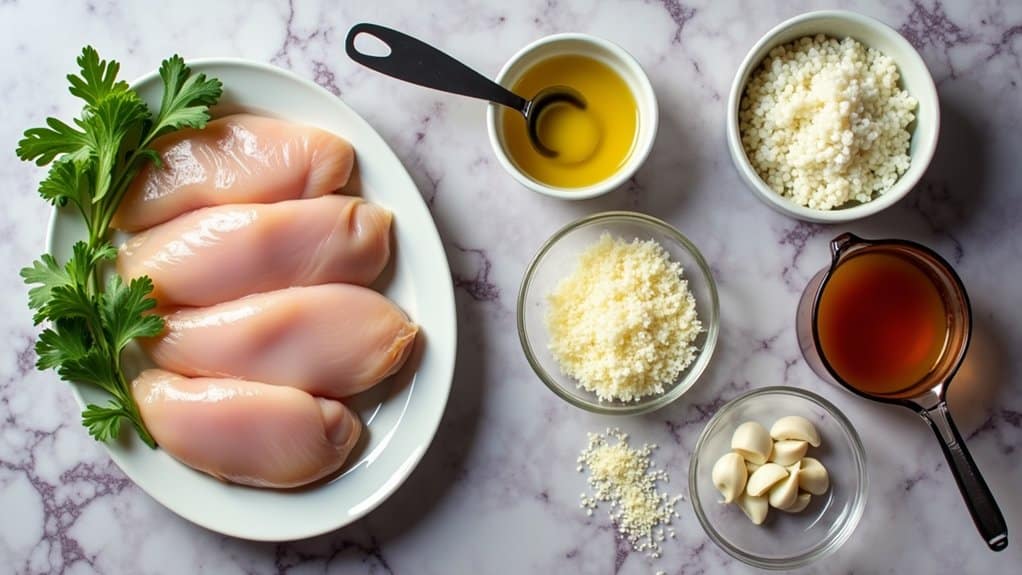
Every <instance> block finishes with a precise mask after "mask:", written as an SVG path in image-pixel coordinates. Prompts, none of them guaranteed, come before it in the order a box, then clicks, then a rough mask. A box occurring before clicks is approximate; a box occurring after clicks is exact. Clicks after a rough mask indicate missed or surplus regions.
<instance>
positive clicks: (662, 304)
mask: <svg viewBox="0 0 1022 575" xmlns="http://www.w3.org/2000/svg"><path fill="white" fill-rule="evenodd" d="M682 273H683V270H682V268H681V265H680V264H678V263H677V262H672V261H671V259H670V256H669V255H668V254H667V252H666V251H665V250H664V248H663V247H662V246H660V244H658V243H657V242H656V241H654V240H646V241H639V240H638V239H636V240H633V241H632V242H626V241H624V240H622V239H620V238H613V237H611V236H610V234H607V233H604V234H603V235H602V236H601V237H600V239H599V241H597V242H596V244H594V245H593V246H591V247H590V248H588V249H586V250H585V251H584V252H583V253H582V254H581V256H579V262H578V265H577V266H576V268H575V270H574V271H573V272H572V273H571V274H570V275H568V276H567V277H566V278H564V279H563V280H562V281H561V282H560V283H559V284H558V285H557V286H556V287H555V288H554V290H553V292H552V293H551V294H550V295H549V297H548V303H549V309H548V311H547V315H546V325H547V329H548V331H549V333H550V345H549V347H550V351H551V352H552V353H553V355H554V357H555V358H556V359H557V362H558V363H559V364H560V366H561V369H562V371H564V373H566V374H567V375H570V376H571V377H573V378H575V380H577V381H578V383H579V385H580V386H581V387H582V388H583V389H586V390H588V391H591V392H593V393H595V394H596V397H597V398H599V400H600V401H608V400H615V399H617V400H622V401H633V400H637V399H640V398H642V397H645V396H648V395H654V394H658V393H662V392H663V390H664V386H665V385H670V384H671V382H673V381H674V380H675V379H676V378H677V377H678V375H679V374H680V373H681V372H682V371H683V370H684V369H685V368H686V367H688V365H689V364H690V363H691V362H692V360H693V359H694V358H695V355H696V347H695V346H694V345H693V341H694V340H695V338H696V336H697V335H698V334H699V332H700V331H701V330H702V324H701V323H700V322H699V318H698V316H697V315H696V304H695V298H693V297H692V294H691V293H690V292H689V290H688V282H686V281H685V280H683V279H682Z"/></svg>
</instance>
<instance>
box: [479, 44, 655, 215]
mask: <svg viewBox="0 0 1022 575" xmlns="http://www.w3.org/2000/svg"><path fill="white" fill-rule="evenodd" d="M564 54H575V55H580V56H587V57H589V58H593V59H595V60H598V61H600V62H602V63H604V64H606V65H607V66H610V68H611V69H612V70H614V71H615V72H617V73H618V75H619V76H621V78H622V79H624V81H625V82H626V83H627V84H628V87H629V88H630V89H631V91H632V94H633V95H634V96H635V103H636V105H637V106H638V111H639V118H638V127H637V130H638V133H637V134H636V137H635V141H634V143H633V144H632V150H631V152H630V153H629V155H628V160H627V161H626V162H625V164H624V165H623V166H621V168H620V169H619V170H618V171H617V172H615V173H614V174H613V175H612V176H610V177H609V178H607V179H605V180H603V181H601V182H597V183H595V184H593V185H591V186H585V187H579V188H561V187H556V186H549V185H547V184H544V183H542V182H539V181H537V180H535V179H533V178H532V177H531V176H529V175H528V174H526V173H525V172H523V171H522V170H521V169H519V168H518V166H517V165H515V163H514V161H513V160H511V158H510V157H509V156H508V155H507V152H506V151H505V150H504V143H503V141H504V135H503V131H504V130H503V127H502V122H501V121H500V117H501V113H502V112H503V110H502V106H500V105H498V104H490V106H489V108H488V109H487V110H486V127H487V131H488V132H489V134H490V145H491V146H492V147H493V153H494V154H496V156H497V160H498V161H500V165H501V166H503V167H504V169H505V170H507V172H508V173H509V174H511V175H512V176H513V177H514V178H515V179H516V180H518V182H519V183H520V184H522V185H523V186H525V187H527V188H529V189H530V190H533V191H535V192H539V193H541V194H545V195H547V196H552V197H555V198H562V199H565V200H584V199H588V198H594V197H596V196H601V195H603V194H606V193H607V192H610V191H611V190H614V189H616V188H617V187H619V186H621V185H622V184H624V183H625V182H626V181H627V180H628V178H630V177H632V174H634V173H635V171H636V170H638V169H639V166H641V165H642V163H643V162H644V161H646V157H647V156H649V152H650V150H652V149H653V141H654V140H655V139H656V132H657V126H658V124H659V121H660V118H659V117H660V114H659V109H658V108H657V101H656V94H655V93H654V92H653V85H652V84H650V82H649V78H648V77H647V76H646V72H644V71H643V70H642V66H640V65H639V63H638V62H637V61H636V60H635V58H633V57H632V55H631V54H629V53H628V52H626V51H625V50H624V49H623V48H621V47H620V46H618V45H617V44H614V43H613V42H609V41H607V40H603V39H601V38H597V37H595V36H590V35H588V34H554V35H552V36H546V37H544V38H540V39H539V40H536V41H535V42H533V43H531V44H529V45H528V46H526V47H524V48H522V49H521V50H519V51H518V53H517V54H515V55H514V56H512V57H511V59H510V60H508V62H507V63H506V64H504V67H503V68H501V70H500V73H499V74H497V83H498V84H500V85H502V86H504V87H506V88H508V89H510V88H512V87H513V86H514V85H515V83H516V82H517V81H518V79H519V78H521V76H522V74H523V73H524V72H525V71H526V70H528V69H529V68H531V67H532V66H534V65H536V64H537V63H539V62H540V61H542V60H546V59H547V58H551V57H553V56H560V55H564ZM522 95H523V96H525V97H531V96H532V95H531V94H522Z"/></svg>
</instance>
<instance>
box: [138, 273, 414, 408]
mask: <svg viewBox="0 0 1022 575" xmlns="http://www.w3.org/2000/svg"><path fill="white" fill-rule="evenodd" d="M161 314H162V315H163V316H164V319H165V320H166V328H165V329H164V332H163V333H162V334H161V335H160V336H158V337H155V338H147V339H142V340H141V342H142V345H143V347H145V348H146V350H147V351H148V352H149V355H150V357H152V359H153V361H154V362H156V364H157V365H158V366H160V367H162V368H163V369H167V370H170V371H175V372H177V373H180V374H183V375H187V376H207V377H239V378H243V379H249V380H252V381H262V382H265V383H270V384H274V385H286V386H291V387H296V388H298V389H301V390H303V391H307V392H309V393H311V394H313V395H317V396H323V397H332V398H342V397H348V396H350V395H354V394H356V393H359V392H361V391H364V390H365V389H368V388H369V387H372V386H373V385H375V384H377V383H379V382H380V381H381V380H383V379H384V378H386V377H388V376H390V375H392V374H393V373H394V372H396V371H397V370H398V369H400V368H401V366H402V365H403V364H404V362H405V360H406V359H407V358H408V355H409V353H410V352H411V349H412V343H413V341H414V340H415V334H416V333H417V332H418V326H416V325H415V324H413V323H412V322H410V321H409V320H408V318H407V316H405V314H404V312H403V311H401V309H400V308H398V307H397V306H396V305H394V304H393V303H392V302H391V301H390V300H389V299H387V298H386V297H384V296H382V295H380V294H378V293H376V292H374V291H373V290H371V289H368V288H364V287H360V286H353V285H348V284H325V285H319V286H312V287H295V288H289V289H284V290H278V291H274V292H268V293H262V294H256V295H251V296H248V297H244V298H241V299H238V300H234V301H230V302H226V303H222V304H218V305H215V306H211V307H205V308H179V309H176V310H164V311H163V312H161Z"/></svg>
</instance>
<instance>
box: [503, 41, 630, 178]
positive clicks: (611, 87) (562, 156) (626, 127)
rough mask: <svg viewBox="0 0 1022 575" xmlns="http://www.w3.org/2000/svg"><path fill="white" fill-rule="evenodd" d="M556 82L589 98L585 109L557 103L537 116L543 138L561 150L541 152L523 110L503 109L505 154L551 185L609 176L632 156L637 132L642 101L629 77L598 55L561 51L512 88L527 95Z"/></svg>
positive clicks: (539, 131)
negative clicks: (638, 100) (531, 137)
mask: <svg viewBox="0 0 1022 575" xmlns="http://www.w3.org/2000/svg"><path fill="white" fill-rule="evenodd" d="M552 85H563V86H568V87H570V88H574V89H575V90H577V91H578V92H579V93H581V94H582V96H583V97H584V98H585V100H586V109H585V110H579V109H577V108H575V107H573V106H571V105H568V104H559V105H553V106H551V107H550V108H549V109H547V110H545V111H544V112H543V114H542V115H541V116H540V117H539V119H538V124H537V127H538V133H539V139H540V141H542V142H543V143H544V145H546V146H547V147H549V148H551V149H553V150H556V151H557V152H558V153H557V156H556V157H547V156H544V155H542V154H541V153H540V152H538V151H537V150H536V149H535V148H534V147H533V145H532V143H531V142H530V141H529V136H528V132H527V130H526V124H525V119H524V118H523V117H522V115H521V114H518V113H515V112H514V111H513V110H503V111H502V112H501V125H502V130H503V145H504V149H505V151H506V153H507V155H508V156H509V157H510V159H511V161H512V162H514V164H515V165H516V166H517V167H518V169H519V170H521V171H522V172H524V173H525V174H527V175H528V176H529V177H530V178H532V179H534V180H536V181H537V182H540V183H542V184H545V185H548V186H554V187H558V188H584V187H586V186H591V185H593V184H597V183H600V182H602V181H604V180H606V179H608V178H610V177H611V176H613V175H614V174H615V173H617V172H618V171H619V170H620V169H621V168H622V167H623V166H624V165H625V163H626V162H627V161H628V158H629V156H630V155H631V153H632V149H633V147H634V145H635V139H636V134H637V132H638V116H639V112H638V106H637V104H636V99H635V95H634V94H633V93H632V91H631V89H630V88H629V86H628V83H627V82H626V81H625V80H624V79H623V78H622V77H621V76H620V75H619V74H618V73H617V72H615V71H614V69H613V68H611V67H610V66H608V65H607V64H604V63H603V62H600V61H599V60H597V59H595V58H590V57H587V56H581V55H576V54H563V55H558V56H552V57H550V58H546V59H544V60H541V61H539V62H537V63H536V64H534V65H533V66H531V67H530V68H528V69H527V70H525V72H524V73H523V74H522V76H521V78H519V79H518V81H517V82H515V84H514V86H513V87H512V91H514V92H515V93H517V94H520V95H522V96H524V97H527V98H528V97H532V96H534V95H535V94H536V93H537V92H539V91H540V90H542V89H543V88H546V87H548V86H552Z"/></svg>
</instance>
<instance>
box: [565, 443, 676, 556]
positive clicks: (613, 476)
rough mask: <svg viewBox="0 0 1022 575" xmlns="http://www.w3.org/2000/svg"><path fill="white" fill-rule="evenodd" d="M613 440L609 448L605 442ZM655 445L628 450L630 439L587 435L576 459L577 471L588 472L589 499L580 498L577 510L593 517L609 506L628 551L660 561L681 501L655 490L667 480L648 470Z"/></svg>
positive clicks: (660, 474) (663, 474) (672, 529)
mask: <svg viewBox="0 0 1022 575" xmlns="http://www.w3.org/2000/svg"><path fill="white" fill-rule="evenodd" d="M613 439H616V440H617V441H616V442H614V443H611V442H610V441H609V440H613ZM656 447H657V446H656V445H655V444H645V445H643V446H642V447H641V448H639V449H632V448H631V447H629V446H628V434H626V433H622V432H621V430H619V429H616V428H615V429H608V430H606V432H604V433H590V434H589V445H588V446H587V447H586V449H585V450H584V451H582V453H581V455H579V457H578V471H579V472H583V471H585V470H586V469H588V470H589V477H588V482H589V487H590V489H591V490H592V494H591V495H587V494H585V493H583V494H582V496H581V507H582V509H584V510H585V511H586V515H590V516H591V515H592V514H593V511H594V510H595V509H596V508H597V507H598V505H599V504H600V503H601V502H604V503H610V519H611V521H613V522H614V525H615V526H617V528H618V532H619V533H621V535H622V536H624V538H625V539H627V540H628V542H629V544H631V546H632V549H634V550H636V551H638V552H642V553H647V554H648V555H649V556H650V557H651V558H654V559H656V558H658V557H660V553H661V552H662V548H661V545H660V544H661V542H663V541H664V540H666V539H667V537H670V538H671V539H673V538H674V537H675V532H674V528H673V527H671V522H672V521H673V519H674V518H675V517H678V513H677V512H676V511H675V510H674V506H675V504H676V503H677V502H678V500H680V499H681V496H676V497H673V498H669V497H668V496H667V495H666V494H662V493H660V492H659V491H658V490H657V482H658V481H662V482H664V483H667V482H669V481H670V478H669V477H668V475H667V473H666V472H664V471H663V470H658V469H651V466H652V463H651V462H650V455H651V454H652V453H653V450H654V449H656Z"/></svg>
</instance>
